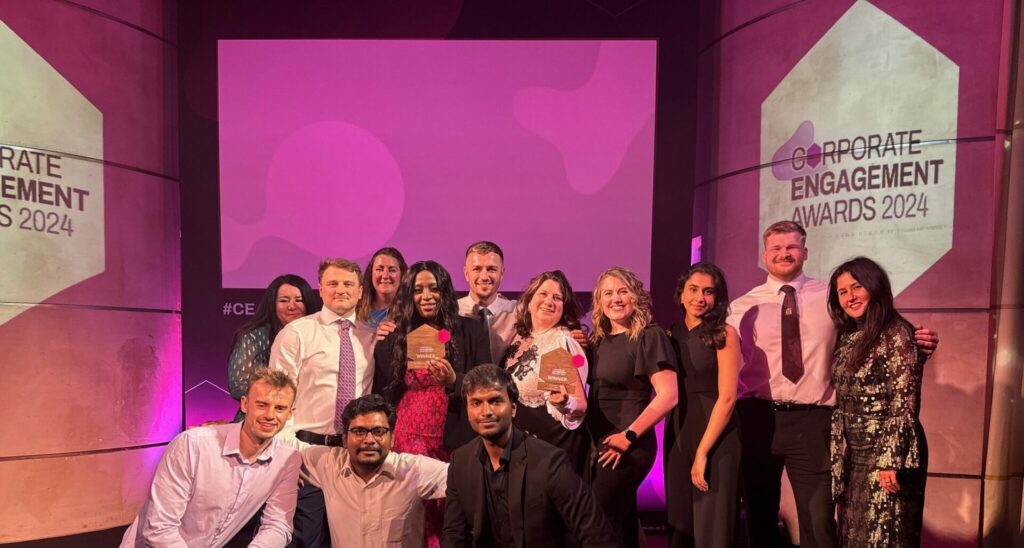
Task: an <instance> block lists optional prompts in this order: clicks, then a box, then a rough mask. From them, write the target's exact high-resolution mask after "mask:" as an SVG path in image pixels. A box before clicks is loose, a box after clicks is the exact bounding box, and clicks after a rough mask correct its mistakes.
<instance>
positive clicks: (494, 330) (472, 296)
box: [459, 240, 516, 365]
mask: <svg viewBox="0 0 1024 548" xmlns="http://www.w3.org/2000/svg"><path fill="white" fill-rule="evenodd" d="M462 272H463V274H465V276H466V282H468V283H469V294H468V295H466V296H465V297H463V298H461V299H459V315H461V316H465V317H467V318H473V319H475V320H477V321H478V322H480V324H481V325H483V326H484V328H485V329H486V330H487V335H488V339H489V341H490V344H491V360H492V361H493V363H496V364H499V365H500V364H501V360H502V358H504V357H505V351H506V350H508V347H509V345H510V344H512V339H513V338H515V336H516V301H513V300H509V299H506V298H505V297H503V296H501V293H498V289H499V287H500V286H501V278H502V277H504V276H505V254H504V253H502V251H501V248H500V247H498V244H496V243H494V242H488V241H486V240H483V241H479V242H476V243H474V244H472V245H470V246H469V248H468V249H466V265H465V267H464V268H463V271H462Z"/></svg>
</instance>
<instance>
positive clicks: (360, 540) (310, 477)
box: [302, 394, 448, 548]
mask: <svg viewBox="0 0 1024 548" xmlns="http://www.w3.org/2000/svg"><path fill="white" fill-rule="evenodd" d="M342 420H343V421H344V427H345V434H344V435H345V445H344V447H307V448H306V449H304V450H303V452H302V460H303V464H304V467H303V477H304V478H305V479H306V480H307V481H309V482H310V483H312V484H315V485H317V486H319V487H320V488H321V489H323V492H324V499H325V500H326V502H327V515H328V516H329V519H328V521H330V522H331V523H332V526H331V545H332V546H334V547H336V548H376V547H378V546H400V547H402V548H420V547H421V546H423V501H425V500H429V499H437V498H443V497H444V495H445V488H446V486H447V484H448V464H447V463H444V462H441V461H439V460H435V459H432V458H430V457H425V456H422V455H409V454H403V453H394V452H392V451H391V443H392V442H393V441H394V434H393V432H394V426H395V408H394V407H393V406H392V405H391V404H389V403H388V402H386V401H385V400H384V398H383V397H382V396H379V395H377V394H371V395H368V396H363V397H361V398H357V399H354V400H352V401H351V402H349V404H348V405H347V406H346V407H345V411H344V413H343V414H342Z"/></svg>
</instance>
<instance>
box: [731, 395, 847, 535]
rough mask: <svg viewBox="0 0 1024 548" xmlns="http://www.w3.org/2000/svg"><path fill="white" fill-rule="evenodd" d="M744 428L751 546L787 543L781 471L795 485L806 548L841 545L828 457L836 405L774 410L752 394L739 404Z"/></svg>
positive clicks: (745, 492)
mask: <svg viewBox="0 0 1024 548" xmlns="http://www.w3.org/2000/svg"><path fill="white" fill-rule="evenodd" d="M736 411H737V413H739V416H740V423H741V424H743V428H742V429H741V430H740V435H741V438H742V440H743V464H742V468H743V481H744V498H745V499H746V504H747V527H748V528H749V530H750V545H751V546H753V547H755V548H759V547H762V546H765V547H775V546H782V545H784V544H783V543H782V541H781V539H780V538H779V534H778V521H779V496H780V494H781V490H782V469H783V468H785V469H786V473H787V474H788V475H789V481H790V483H791V484H792V485H793V496H794V498H795V499H796V509H797V517H798V518H799V520H800V546H801V548H809V547H821V548H832V547H834V546H837V545H838V544H837V540H836V520H835V504H834V503H833V502H832V472H831V459H830V455H829V442H830V440H829V434H830V429H831V417H832V408H831V407H813V408H810V409H799V410H789V411H783V410H774V409H772V406H771V402H769V401H765V400H759V399H753V398H747V399H741V400H739V401H738V402H736Z"/></svg>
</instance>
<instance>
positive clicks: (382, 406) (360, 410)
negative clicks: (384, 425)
mask: <svg viewBox="0 0 1024 548" xmlns="http://www.w3.org/2000/svg"><path fill="white" fill-rule="evenodd" d="M368 413H384V416H385V417H387V418H388V427H389V428H391V429H392V430H394V429H395V420H396V419H397V412H396V411H395V406H394V405H391V404H390V403H388V401H387V400H385V399H384V397H383V396H381V395H380V394H367V395H365V396H362V397H359V398H356V399H354V400H350V401H349V402H348V405H346V406H345V409H344V410H342V412H341V426H342V428H344V429H345V431H346V432H347V431H348V425H349V423H351V422H352V419H354V418H356V417H358V416H360V415H366V414H368Z"/></svg>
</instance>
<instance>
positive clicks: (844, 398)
mask: <svg viewBox="0 0 1024 548" xmlns="http://www.w3.org/2000/svg"><path fill="white" fill-rule="evenodd" d="M828 307H829V314H830V315H831V316H832V320H833V321H834V322H835V324H836V327H837V331H838V335H839V341H838V343H837V344H836V354H835V358H836V359H835V365H834V366H833V370H832V382H833V384H834V385H835V389H836V407H835V411H834V412H833V415H832V491H833V495H834V496H835V497H836V499H837V500H838V501H839V539H840V542H841V544H842V545H843V546H856V547H860V546H886V547H895V546H919V545H920V544H921V525H922V523H921V516H922V511H923V508H924V487H925V474H926V471H927V466H928V457H927V454H928V450H927V444H926V442H925V437H924V431H923V430H922V428H921V423H920V421H919V420H918V412H919V410H920V401H921V398H920V396H921V371H922V366H923V364H924V358H923V356H922V355H920V354H919V353H918V349H917V346H916V345H915V344H914V328H913V327H912V326H911V324H910V323H909V322H907V321H906V320H905V319H903V317H902V316H900V315H899V314H898V313H897V312H896V310H895V308H894V307H893V295H892V289H891V286H890V284H889V278H888V276H887V275H886V274H885V271H884V270H883V269H882V268H881V267H880V266H879V265H878V264H876V263H875V262H874V261H872V260H870V259H866V258H863V257H858V258H856V259H853V260H851V261H848V262H846V263H844V264H842V265H840V266H839V267H838V268H836V270H835V272H833V274H832V279H831V280H830V282H829V299H828Z"/></svg>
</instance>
